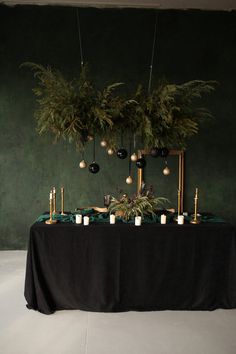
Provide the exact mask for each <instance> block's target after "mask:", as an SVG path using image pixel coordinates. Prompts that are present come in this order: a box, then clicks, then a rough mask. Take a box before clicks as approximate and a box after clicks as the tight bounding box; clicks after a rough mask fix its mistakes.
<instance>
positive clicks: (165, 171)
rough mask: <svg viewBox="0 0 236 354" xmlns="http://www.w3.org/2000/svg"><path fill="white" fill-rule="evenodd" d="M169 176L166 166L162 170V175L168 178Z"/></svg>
mask: <svg viewBox="0 0 236 354" xmlns="http://www.w3.org/2000/svg"><path fill="white" fill-rule="evenodd" d="M169 174H170V169H169V167H168V166H166V167H165V168H164V170H163V175H165V176H169Z"/></svg>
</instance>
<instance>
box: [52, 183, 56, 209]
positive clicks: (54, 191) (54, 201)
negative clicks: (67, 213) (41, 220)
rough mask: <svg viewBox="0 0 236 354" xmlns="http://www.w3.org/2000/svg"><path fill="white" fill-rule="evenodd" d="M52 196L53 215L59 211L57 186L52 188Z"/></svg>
mask: <svg viewBox="0 0 236 354" xmlns="http://www.w3.org/2000/svg"><path fill="white" fill-rule="evenodd" d="M52 198H53V211H52V213H53V215H55V214H57V212H56V188H55V187H53V189H52Z"/></svg>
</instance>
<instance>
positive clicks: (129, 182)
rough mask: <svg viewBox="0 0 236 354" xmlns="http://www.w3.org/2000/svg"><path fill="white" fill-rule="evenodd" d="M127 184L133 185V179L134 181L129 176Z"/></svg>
mask: <svg viewBox="0 0 236 354" xmlns="http://www.w3.org/2000/svg"><path fill="white" fill-rule="evenodd" d="M126 183H127V184H132V183H133V179H132V177H131V176H129V177H127V178H126Z"/></svg>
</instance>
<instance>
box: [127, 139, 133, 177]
mask: <svg viewBox="0 0 236 354" xmlns="http://www.w3.org/2000/svg"><path fill="white" fill-rule="evenodd" d="M131 141H132V140H131V137H130V140H129V167H128V168H129V174H128V176H131V158H130V157H131V146H132V143H131Z"/></svg>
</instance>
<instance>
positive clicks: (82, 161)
mask: <svg viewBox="0 0 236 354" xmlns="http://www.w3.org/2000/svg"><path fill="white" fill-rule="evenodd" d="M79 167H80V168H85V167H87V164H86V162H85V161H84V160H81V161H80V163H79Z"/></svg>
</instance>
